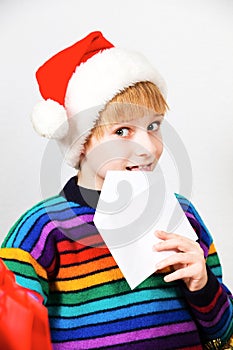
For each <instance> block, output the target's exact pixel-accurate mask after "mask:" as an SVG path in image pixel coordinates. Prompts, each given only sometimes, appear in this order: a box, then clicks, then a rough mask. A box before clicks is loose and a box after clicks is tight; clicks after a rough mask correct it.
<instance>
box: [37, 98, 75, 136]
mask: <svg viewBox="0 0 233 350" xmlns="http://www.w3.org/2000/svg"><path fill="white" fill-rule="evenodd" d="M31 120H32V124H33V127H34V129H35V131H36V132H37V133H38V134H39V135H41V136H44V137H47V138H52V139H62V138H63V137H65V136H66V135H67V133H68V129H69V125H68V120H67V113H66V110H65V108H64V107H63V106H62V105H60V104H59V103H58V102H56V101H53V100H50V99H48V100H43V101H40V102H38V103H37V104H36V105H35V107H34V109H33V111H32V115H31Z"/></svg>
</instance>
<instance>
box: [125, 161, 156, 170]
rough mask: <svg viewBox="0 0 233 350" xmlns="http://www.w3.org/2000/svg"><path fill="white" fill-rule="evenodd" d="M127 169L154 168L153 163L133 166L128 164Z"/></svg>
mask: <svg viewBox="0 0 233 350" xmlns="http://www.w3.org/2000/svg"><path fill="white" fill-rule="evenodd" d="M126 170H128V171H151V170H152V163H150V164H147V165H145V164H144V165H133V166H127V167H126Z"/></svg>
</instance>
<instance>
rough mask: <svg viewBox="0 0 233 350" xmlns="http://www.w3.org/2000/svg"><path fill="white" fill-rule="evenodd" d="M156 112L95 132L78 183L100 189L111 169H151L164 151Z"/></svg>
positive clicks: (82, 162)
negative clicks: (101, 132)
mask: <svg viewBox="0 0 233 350" xmlns="http://www.w3.org/2000/svg"><path fill="white" fill-rule="evenodd" d="M162 121H163V116H162V115H158V114H156V113H153V114H152V113H150V114H146V115H144V116H143V117H142V118H138V119H132V120H130V121H128V122H120V123H119V122H117V124H116V123H114V124H110V125H108V126H107V127H106V128H104V131H103V135H102V136H101V137H98V138H97V137H96V136H95V135H92V136H91V138H90V140H89V142H88V144H87V146H86V147H85V149H84V152H83V155H82V161H81V167H80V171H79V176H78V179H79V185H81V186H83V187H87V188H92V189H97V190H100V189H101V188H102V185H103V182H104V179H105V176H106V173H107V171H108V170H126V171H152V170H153V169H154V168H155V166H156V164H157V162H158V160H159V158H160V156H161V154H162V151H163V143H162V138H161V132H160V124H161V122H162Z"/></svg>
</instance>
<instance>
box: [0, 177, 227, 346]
mask: <svg viewBox="0 0 233 350" xmlns="http://www.w3.org/2000/svg"><path fill="white" fill-rule="evenodd" d="M83 191H86V192H85V198H86V195H87V196H89V197H90V198H91V199H92V206H90V205H87V203H86V202H85V201H84V199H83V196H82V195H81V193H82V194H83ZM98 195H99V194H98V192H96V191H92V190H87V189H82V191H81V190H80V187H78V186H77V185H76V178H75V177H74V178H72V179H70V180H69V182H68V183H67V184H66V186H65V187H64V189H63V191H62V192H61V193H60V194H59V195H57V196H55V197H52V198H49V199H47V200H45V201H43V202H41V203H39V204H37V205H36V206H34V207H33V208H32V209H30V210H28V211H27V212H26V213H25V214H24V215H23V216H22V217H21V218H20V219H19V220H18V221H17V222H16V224H15V225H14V226H13V227H12V229H11V230H10V232H9V234H8V236H7V237H6V239H5V241H4V243H3V245H2V248H1V250H0V258H2V259H3V260H4V262H5V263H6V265H7V266H8V268H9V269H11V270H12V271H13V272H14V273H15V275H16V280H17V282H18V283H19V284H21V285H22V286H24V287H27V288H30V289H32V290H35V291H37V292H39V293H40V294H41V295H42V296H43V298H44V303H45V305H46V306H47V308H48V313H49V321H50V329H51V338H52V342H53V349H54V350H61V349H62V350H71V349H121V350H123V349H125V350H126V349H135V350H136V349H140V350H141V349H163V350H165V349H168V350H171V349H202V347H203V344H204V343H205V342H208V341H209V340H211V339H216V338H220V339H221V340H222V341H223V342H225V341H226V340H227V339H228V338H229V337H230V336H231V335H232V329H233V321H232V315H233V311H232V296H231V294H230V292H229V290H228V289H227V288H226V287H225V286H224V285H223V284H222V279H221V278H222V272H221V266H220V263H219V259H218V255H217V253H216V250H215V248H214V245H213V241H212V238H211V236H210V233H209V232H208V230H207V228H206V226H205V225H204V223H203V221H202V220H201V218H200V216H199V215H198V213H197V211H196V210H195V208H194V207H193V205H192V204H191V203H190V202H188V201H187V200H186V199H185V198H184V197H182V196H179V195H177V199H178V201H179V202H180V205H181V206H182V209H183V210H184V213H185V214H186V216H187V217H188V219H189V221H190V223H191V225H192V226H193V228H194V229H195V231H196V232H197V235H198V236H199V242H200V245H201V247H202V248H203V250H204V253H205V257H206V262H207V270H208V283H207V285H206V286H205V287H204V288H203V289H202V290H200V291H196V292H190V291H188V289H187V288H186V287H185V285H184V284H183V283H182V282H181V281H178V282H172V283H165V282H164V280H163V277H164V275H165V274H166V273H167V272H168V270H164V271H160V272H159V273H154V274H153V275H152V276H150V277H149V278H148V279H147V280H145V281H144V282H143V283H141V284H140V285H139V286H138V287H137V288H135V289H134V290H131V289H130V288H129V286H128V284H127V282H126V280H125V279H124V277H123V275H122V273H121V271H120V269H119V268H118V266H117V264H116V263H115V261H114V259H113V257H112V256H111V254H110V252H109V250H108V249H107V247H106V246H104V243H103V241H102V239H101V237H100V235H99V233H98V232H97V230H96V228H95V226H94V224H93V216H94V213H95V207H96V203H97V201H98Z"/></svg>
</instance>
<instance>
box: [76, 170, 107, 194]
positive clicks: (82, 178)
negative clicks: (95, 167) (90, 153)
mask: <svg viewBox="0 0 233 350" xmlns="http://www.w3.org/2000/svg"><path fill="white" fill-rule="evenodd" d="M77 185H78V186H81V187H84V188H86V189H89V190H95V191H101V189H102V186H103V183H98V181H95V177H94V176H93V175H92V172H91V171H90V170H89V169H86V167H85V165H83V166H82V169H80V170H79V171H78V175H77Z"/></svg>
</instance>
